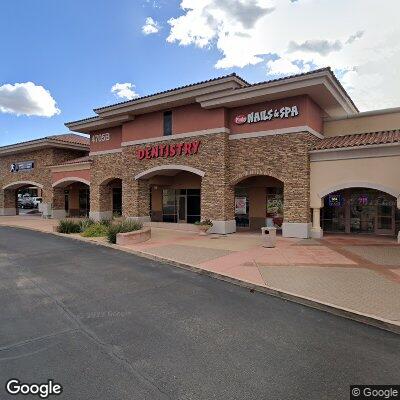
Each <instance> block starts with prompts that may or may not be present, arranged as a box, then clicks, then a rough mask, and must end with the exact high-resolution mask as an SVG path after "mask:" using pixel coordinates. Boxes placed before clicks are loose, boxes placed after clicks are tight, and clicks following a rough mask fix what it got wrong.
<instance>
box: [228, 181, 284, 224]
mask: <svg viewBox="0 0 400 400" xmlns="http://www.w3.org/2000/svg"><path fill="white" fill-rule="evenodd" d="M234 191H235V220H236V228H237V230H258V231H259V230H260V228H261V227H264V226H269V227H276V228H277V229H279V230H280V229H281V228H282V223H283V217H284V193H283V191H284V184H283V182H282V181H281V180H279V179H277V178H274V177H272V176H267V175H252V176H247V177H245V178H243V179H242V180H240V181H238V182H237V183H236V184H235V185H234Z"/></svg>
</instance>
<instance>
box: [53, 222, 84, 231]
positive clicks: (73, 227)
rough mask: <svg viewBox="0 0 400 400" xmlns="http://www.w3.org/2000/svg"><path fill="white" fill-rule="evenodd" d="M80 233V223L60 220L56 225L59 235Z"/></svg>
mask: <svg viewBox="0 0 400 400" xmlns="http://www.w3.org/2000/svg"><path fill="white" fill-rule="evenodd" d="M80 231H81V225H80V223H79V222H77V221H74V220H71V219H62V220H61V221H60V222H59V223H58V225H57V232H59V233H79V232H80Z"/></svg>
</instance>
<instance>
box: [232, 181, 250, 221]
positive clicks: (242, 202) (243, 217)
mask: <svg viewBox="0 0 400 400" xmlns="http://www.w3.org/2000/svg"><path fill="white" fill-rule="evenodd" d="M235 220H236V226H237V227H239V228H248V227H249V226H250V221H249V196H248V193H247V190H246V189H245V188H235Z"/></svg>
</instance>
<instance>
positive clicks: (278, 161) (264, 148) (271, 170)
mask: <svg viewBox="0 0 400 400" xmlns="http://www.w3.org/2000/svg"><path fill="white" fill-rule="evenodd" d="M318 140H319V139H318V138H316V137H315V136H313V135H311V134H308V133H298V134H287V135H274V136H264V137H259V138H249V139H238V140H230V146H229V182H230V183H231V185H235V184H236V183H238V182H240V181H241V180H242V179H244V178H246V177H249V176H254V175H269V176H272V177H274V178H277V179H279V180H281V181H282V182H283V183H284V222H296V223H307V222H310V160H309V154H308V151H309V149H310V147H312V145H313V143H315V142H316V141H318Z"/></svg>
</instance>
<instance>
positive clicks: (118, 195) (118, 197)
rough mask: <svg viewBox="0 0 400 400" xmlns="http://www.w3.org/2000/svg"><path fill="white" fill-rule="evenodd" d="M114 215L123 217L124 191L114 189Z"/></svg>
mask: <svg viewBox="0 0 400 400" xmlns="http://www.w3.org/2000/svg"><path fill="white" fill-rule="evenodd" d="M112 195H113V215H122V189H121V188H113V190H112Z"/></svg>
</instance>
